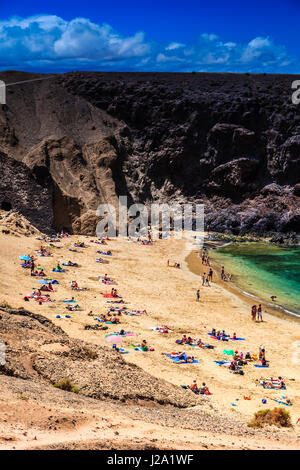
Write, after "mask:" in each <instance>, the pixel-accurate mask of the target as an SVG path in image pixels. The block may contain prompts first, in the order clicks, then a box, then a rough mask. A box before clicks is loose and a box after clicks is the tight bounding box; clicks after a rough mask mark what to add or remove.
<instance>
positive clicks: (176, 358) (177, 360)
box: [167, 354, 199, 365]
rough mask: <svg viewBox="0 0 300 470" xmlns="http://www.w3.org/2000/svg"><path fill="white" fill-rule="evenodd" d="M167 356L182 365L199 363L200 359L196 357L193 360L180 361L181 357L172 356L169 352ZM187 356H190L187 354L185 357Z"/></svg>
mask: <svg viewBox="0 0 300 470" xmlns="http://www.w3.org/2000/svg"><path fill="white" fill-rule="evenodd" d="M167 357H169V358H170V359H171V360H172V361H173V362H176V363H177V364H179V365H181V364H199V361H197V360H196V359H194V360H193V362H180V361H181V359H179V358H178V357H172V356H171V355H169V354H167ZM187 357H188V356H187V354H185V355H184V359H186V358H187Z"/></svg>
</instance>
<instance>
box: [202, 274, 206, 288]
mask: <svg viewBox="0 0 300 470" xmlns="http://www.w3.org/2000/svg"><path fill="white" fill-rule="evenodd" d="M205 277H206V274H205V273H203V276H202V286H204V285H205Z"/></svg>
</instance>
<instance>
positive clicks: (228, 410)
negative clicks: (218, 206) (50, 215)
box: [0, 235, 300, 448]
mask: <svg viewBox="0 0 300 470" xmlns="http://www.w3.org/2000/svg"><path fill="white" fill-rule="evenodd" d="M79 238H80V239H81V240H84V241H85V242H88V244H89V248H86V249H81V253H71V252H69V251H68V248H69V247H70V246H71V245H72V244H73V243H74V240H75V238H74V237H72V239H67V240H64V241H63V242H62V243H61V246H62V248H60V249H54V250H52V252H53V257H52V258H40V262H41V264H42V266H44V267H45V268H46V269H47V273H50V270H51V269H52V267H53V266H54V265H55V263H56V262H57V260H59V261H60V262H62V261H63V260H64V261H66V260H69V259H71V260H73V261H76V262H78V263H79V264H80V265H81V267H80V268H79V269H78V270H76V269H75V268H69V270H68V272H67V273H66V274H60V275H59V274H58V275H57V277H58V276H59V279H61V283H60V285H59V287H58V290H57V293H55V294H53V295H52V298H53V299H55V300H56V302H55V303H53V304H44V305H42V306H39V305H38V304H37V303H36V302H34V301H31V302H29V303H27V302H26V304H25V302H24V301H23V296H24V295H25V294H28V293H29V292H30V291H31V289H32V287H33V286H37V285H38V284H37V283H36V280H35V279H34V278H32V277H30V273H29V272H26V271H25V270H24V269H22V268H21V267H19V260H18V258H17V256H18V255H19V254H25V253H32V252H33V249H37V248H38V247H39V246H40V242H39V241H37V240H35V239H34V238H26V237H20V238H16V237H10V236H7V235H2V236H1V261H2V263H1V267H0V269H1V276H0V301H5V302H7V303H9V304H10V305H12V306H14V307H21V306H25V307H26V308H27V309H29V310H31V311H33V312H37V313H41V314H42V315H44V316H46V317H48V318H50V319H51V320H52V321H54V322H55V323H56V324H58V325H60V326H61V327H62V328H63V329H64V330H65V331H66V332H67V333H68V334H69V335H70V336H71V337H74V338H81V339H84V340H86V341H89V342H91V343H95V344H99V345H106V344H107V343H105V341H104V336H105V332H101V331H92V330H84V329H83V328H84V325H85V324H87V323H90V324H95V321H94V320H93V317H90V316H88V315H87V313H88V312H89V311H90V310H92V311H93V313H94V314H99V313H102V312H105V311H106V308H107V306H108V305H109V304H106V303H105V299H104V298H103V297H102V296H101V295H100V292H108V291H109V290H110V288H109V286H104V285H102V284H99V281H97V276H98V275H103V274H104V273H107V274H108V275H109V276H111V277H112V278H114V279H115V280H116V281H117V282H118V286H117V289H118V291H119V293H120V294H122V295H123V297H124V298H125V299H126V301H127V302H128V305H129V307H131V308H138V309H144V308H145V309H147V311H148V312H149V315H148V316H146V317H127V316H122V319H121V322H122V327H123V328H124V329H127V330H130V331H133V332H136V333H140V334H141V335H140V336H139V337H138V338H139V340H140V339H146V340H147V341H148V343H149V344H150V345H151V346H153V347H154V348H155V351H154V352H148V353H142V352H137V351H133V350H131V351H130V354H128V355H126V356H124V357H125V360H126V361H129V362H132V363H136V364H138V365H139V366H140V367H142V368H143V369H144V370H146V371H147V372H149V373H151V374H152V375H154V376H156V377H159V378H163V379H165V380H167V381H169V382H172V383H174V384H176V385H181V384H189V383H191V381H192V380H193V379H194V378H196V379H197V380H198V383H201V382H202V381H203V380H204V381H205V382H207V384H208V385H209V387H210V390H211V391H212V393H213V395H212V396H211V397H210V401H211V404H212V413H215V412H218V411H219V412H222V414H223V415H224V416H228V418H229V419H230V417H232V416H235V417H237V418H238V419H239V420H241V421H243V422H247V421H249V418H250V417H251V415H252V414H253V412H254V411H256V410H258V409H260V408H262V407H265V406H264V405H262V403H261V399H262V398H263V397H266V398H267V399H268V406H269V407H273V406H275V402H273V401H271V398H274V397H278V396H280V395H281V394H282V393H281V392H276V391H273V390H263V389H262V388H261V387H257V386H256V385H255V379H258V378H260V377H261V376H265V377H267V376H272V375H273V376H278V375H282V376H284V377H285V378H286V379H287V385H288V389H287V391H286V392H284V394H287V395H288V396H290V397H294V399H295V405H294V406H293V407H290V408H289V410H290V412H291V416H292V421H293V424H295V422H296V420H297V418H298V417H299V416H300V400H299V364H298V365H297V364H295V363H293V353H294V349H293V343H294V342H295V341H297V340H299V339H300V333H299V326H298V324H295V323H294V322H291V321H288V320H282V319H279V318H276V317H273V316H271V315H268V314H267V313H264V322H263V323H262V324H253V323H252V322H251V320H250V315H249V305H248V303H247V302H245V301H244V300H243V299H242V298H241V297H238V296H236V295H235V294H234V293H232V292H228V291H226V290H224V289H223V287H222V286H220V285H216V284H213V285H212V287H205V288H204V287H203V288H201V301H200V302H199V303H197V302H196V301H195V291H196V289H197V288H198V287H199V286H200V284H201V283H200V280H199V279H198V278H197V277H196V276H195V275H194V274H193V273H191V272H190V271H189V270H188V269H187V268H186V267H185V266H184V265H183V268H182V269H180V270H178V269H174V268H168V267H167V259H168V258H170V259H171V260H181V261H182V260H184V258H185V257H186V255H187V253H186V252H185V251H184V248H185V244H184V242H183V241H182V240H173V239H172V240H161V241H157V242H156V243H155V245H154V246H142V245H138V244H136V243H132V242H127V241H125V240H114V241H111V242H109V244H108V245H107V246H106V247H105V249H107V248H109V249H111V250H112V251H113V253H114V254H113V256H112V257H108V259H109V260H110V263H109V264H108V265H101V264H98V263H96V262H95V259H96V257H97V254H96V251H97V249H99V248H100V245H94V244H93V243H90V242H89V240H90V239H89V238H87V237H79ZM72 279H76V280H77V282H78V283H79V285H85V286H87V287H88V288H89V290H88V291H86V292H79V293H78V294H76V300H77V302H78V303H79V304H80V305H81V306H82V307H83V309H84V311H82V312H78V313H75V314H74V316H73V318H72V319H69V320H67V319H56V318H55V316H56V315H57V314H61V313H62V312H63V309H62V304H61V303H60V302H59V300H61V299H63V298H64V297H66V296H69V295H70V290H69V282H70V281H71V280H72ZM163 323H167V324H169V325H171V326H172V325H173V326H174V327H175V328H176V330H177V332H174V333H171V334H169V335H160V334H159V333H156V332H154V331H152V330H150V329H149V328H150V327H151V326H157V325H160V324H163ZM213 326H215V327H217V328H222V329H223V328H224V329H225V330H226V331H228V332H229V333H233V331H235V332H236V333H237V334H238V336H242V337H244V338H246V339H247V341H245V342H242V343H243V344H242V343H235V344H234V345H232V343H225V348H226V349H231V348H234V347H236V348H237V349H240V348H241V349H242V350H243V351H244V352H245V351H247V350H249V351H251V352H255V353H257V352H258V346H259V345H260V344H263V345H264V346H265V347H266V351H267V359H269V360H270V361H271V367H270V368H269V369H268V370H264V369H257V368H254V367H253V366H252V365H247V366H246V367H245V368H244V370H245V375H244V376H237V375H233V374H231V373H230V372H229V371H228V370H226V369H223V368H220V367H218V366H217V365H216V364H215V363H214V362H213V361H214V360H219V359H223V358H224V356H223V355H222V350H223V349H224V344H223V343H222V344H220V343H219V342H217V341H214V340H210V339H209V338H210V337H209V336H208V335H207V331H209V329H210V328H211V327H213ZM205 327H206V328H205ZM117 330H118V327H115V326H114V325H109V330H108V331H117ZM182 333H187V334H189V335H191V336H193V337H201V339H202V340H206V341H209V342H210V343H211V344H214V345H215V346H216V347H215V349H214V350H196V349H194V348H189V347H186V348H185V350H186V351H188V352H191V353H192V354H194V355H195V357H196V358H197V359H198V360H199V364H195V365H176V364H174V363H173V362H172V361H170V360H168V359H167V358H165V357H164V356H162V355H161V352H171V351H175V350H178V349H180V348H178V346H177V345H176V344H175V339H176V338H178V337H180V336H181V335H182ZM128 343H129V340H127V339H126V340H125V341H124V346H126V344H128ZM107 347H110V346H107ZM249 393H250V394H251V395H252V400H251V401H246V400H244V399H243V395H245V394H249ZM199 400H200V402H201V398H199ZM232 402H235V403H237V404H238V405H237V406H235V407H233V406H232V405H231V403H232ZM119 424H120V421H119ZM156 432H157V433H158V434H157V435H158V436H159V434H160V431H159V429H158V428H157V429H156ZM291 432H292V435H293V436H295V433H296V434H299V425H298V426H296V425H295V428H294V430H293V431H291ZM84 434H85V433H84ZM125 434H126V433H125ZM170 435H171V434H169V430H168V436H170ZM288 435H290V433H289V432H288ZM124 437H126V436H124ZM88 438H89V437H88ZM41 439H42V440H41V443H40V444H41V445H44V444H42V443H44V441H43V438H42V436H41ZM158 439H159V437H158ZM166 439H167V437H166ZM189 439H190V440H189V444H188V445H189V446H191V447H190V448H193V445H195V446H196V448H197V444H196V443H195V441H193V439H192V437H191V434H190V433H189ZM224 439H225V436H224ZM226 439H227V441H226V442H227V444H228V442H229V441H228V438H226ZM72 440H73V434H72V435H71V436H70V440H69V441H68V442H71V441H72ZM75 440H76V439H75ZM72 442H73V441H72ZM183 442H185V439H184V440H183ZM192 442H194V444H193V443H192ZM198 442H199V441H198ZM208 442H211V441H210V440H209V439H208ZM48 444H49V445H52V444H54V443H53V442H45V445H48ZM220 445H221V444H220ZM251 445H252V444H249V446H250V447H251ZM256 445H258V444H255V445H254V444H253V446H254V447H256ZM272 445H274V446H275V448H276V445H277V444H276V443H275V442H273V444H272ZM278 445H279V444H278ZM30 446H31V444H30Z"/></svg>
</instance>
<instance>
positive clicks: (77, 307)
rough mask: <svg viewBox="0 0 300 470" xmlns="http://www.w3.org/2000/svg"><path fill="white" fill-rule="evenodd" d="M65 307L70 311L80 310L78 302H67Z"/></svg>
mask: <svg viewBox="0 0 300 470" xmlns="http://www.w3.org/2000/svg"><path fill="white" fill-rule="evenodd" d="M66 309H67V310H69V311H70V312H75V311H78V310H81V307H80V306H79V305H78V304H76V305H70V304H68V305H67V306H66Z"/></svg>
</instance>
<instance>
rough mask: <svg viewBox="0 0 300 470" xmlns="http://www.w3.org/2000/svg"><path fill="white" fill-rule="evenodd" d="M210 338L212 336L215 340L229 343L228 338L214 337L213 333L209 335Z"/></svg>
mask: <svg viewBox="0 0 300 470" xmlns="http://www.w3.org/2000/svg"><path fill="white" fill-rule="evenodd" d="M207 334H208V335H209V336H211V337H212V338H213V339H217V340H218V341H228V338H226V336H225V337H224V336H222V337H221V336H220V337H217V336H213V335H212V333H207Z"/></svg>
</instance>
